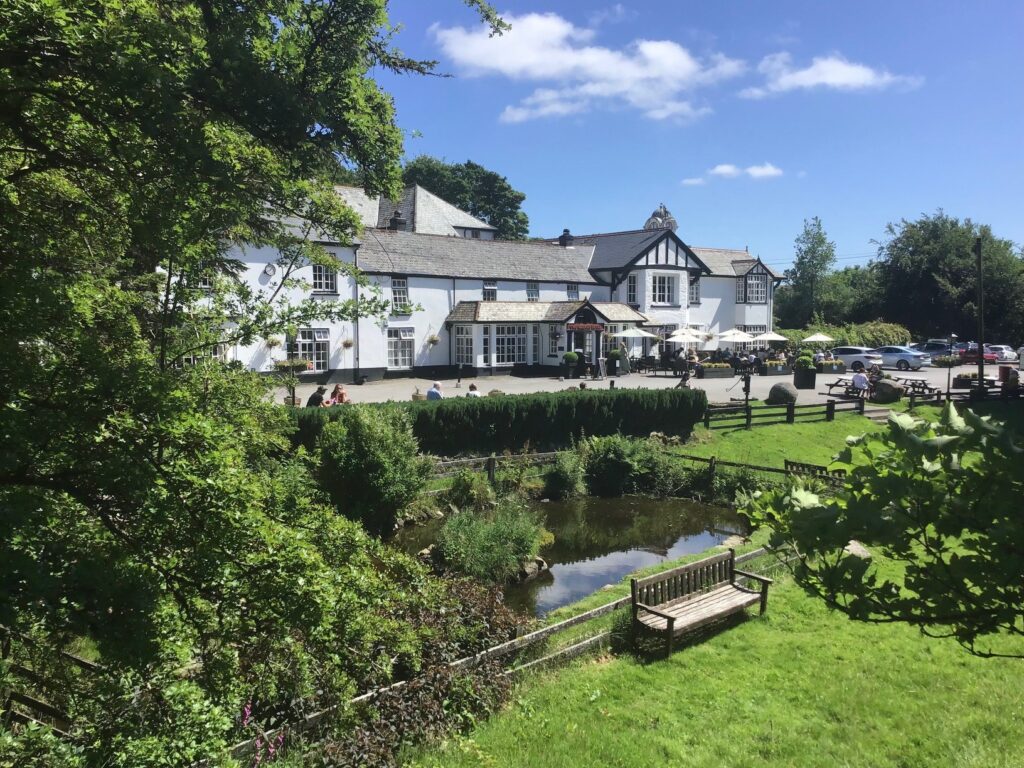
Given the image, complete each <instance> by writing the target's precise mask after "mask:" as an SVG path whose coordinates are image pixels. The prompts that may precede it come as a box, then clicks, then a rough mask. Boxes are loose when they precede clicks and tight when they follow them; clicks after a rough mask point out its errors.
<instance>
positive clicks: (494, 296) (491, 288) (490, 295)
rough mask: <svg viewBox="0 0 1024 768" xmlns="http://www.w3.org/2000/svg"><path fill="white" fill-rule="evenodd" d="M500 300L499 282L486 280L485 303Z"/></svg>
mask: <svg viewBox="0 0 1024 768" xmlns="http://www.w3.org/2000/svg"><path fill="white" fill-rule="evenodd" d="M497 300H498V281H497V280H484V301H497Z"/></svg>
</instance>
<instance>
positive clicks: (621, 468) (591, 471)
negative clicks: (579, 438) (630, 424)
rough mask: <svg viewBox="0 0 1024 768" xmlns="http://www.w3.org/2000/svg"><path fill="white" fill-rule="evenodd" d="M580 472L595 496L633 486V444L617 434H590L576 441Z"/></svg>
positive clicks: (610, 493) (610, 494) (621, 490)
mask: <svg viewBox="0 0 1024 768" xmlns="http://www.w3.org/2000/svg"><path fill="white" fill-rule="evenodd" d="M579 451H580V457H581V460H582V462H583V476H584V478H585V480H586V483H587V489H588V490H589V491H590V493H592V494H593V495H595V496H622V495H623V494H624V493H627V492H628V491H629V490H630V489H632V487H633V475H634V474H635V473H636V470H637V467H636V464H634V463H633V454H634V453H635V449H634V445H633V443H632V442H631V441H629V440H627V439H626V438H624V437H622V436H621V435H609V436H608V437H592V438H589V439H588V440H585V441H583V443H581V444H580V448H579Z"/></svg>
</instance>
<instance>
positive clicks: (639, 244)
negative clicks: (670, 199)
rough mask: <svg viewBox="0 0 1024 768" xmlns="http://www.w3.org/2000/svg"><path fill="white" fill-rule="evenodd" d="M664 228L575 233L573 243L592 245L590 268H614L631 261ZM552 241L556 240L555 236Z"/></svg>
mask: <svg viewBox="0 0 1024 768" xmlns="http://www.w3.org/2000/svg"><path fill="white" fill-rule="evenodd" d="M665 231H666V230H664V229H635V230H631V231H629V232H609V233H607V234H594V235H577V236H574V244H575V245H577V246H579V245H592V246H594V258H593V259H592V260H591V262H590V268H591V269H615V268H616V267H622V266H625V265H626V264H628V263H629V262H630V261H632V260H633V259H634V258H636V256H637V255H638V254H641V253H643V252H644V251H645V250H647V249H648V248H650V247H651V246H652V245H653V244H654V242H655V241H656V240H657V239H658V238H660V237H661V236H662V235H664V234H665ZM553 242H558V240H557V238H556V239H555V240H554V241H553Z"/></svg>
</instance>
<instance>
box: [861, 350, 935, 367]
mask: <svg viewBox="0 0 1024 768" xmlns="http://www.w3.org/2000/svg"><path fill="white" fill-rule="evenodd" d="M874 351H875V352H876V353H878V354H879V355H881V356H882V360H883V361H884V362H883V363H882V366H883V367H885V368H896V369H898V370H900V371H909V370H915V371H917V370H920V369H921V367H922V366H925V365H931V364H932V357H931V355H929V354H927V353H925V352H918V351H917V350H914V349H911V348H910V347H896V346H889V347H879V348H878V349H876V350H874Z"/></svg>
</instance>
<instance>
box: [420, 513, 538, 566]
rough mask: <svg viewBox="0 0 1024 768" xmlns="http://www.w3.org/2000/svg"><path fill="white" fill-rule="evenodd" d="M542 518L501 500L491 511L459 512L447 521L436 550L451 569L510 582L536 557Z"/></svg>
mask: <svg viewBox="0 0 1024 768" xmlns="http://www.w3.org/2000/svg"><path fill="white" fill-rule="evenodd" d="M544 533H545V531H544V526H543V524H542V521H541V518H540V515H538V514H537V513H536V512H533V511H531V510H530V509H528V508H527V507H525V506H524V505H522V504H520V503H519V502H516V501H513V500H511V499H504V500H502V501H501V502H500V503H499V505H498V507H497V508H496V509H494V510H493V511H490V512H472V511H468V510H467V511H459V512H456V513H455V514H453V515H452V516H451V517H449V518H448V520H447V521H446V522H445V524H444V527H443V528H442V529H441V533H440V534H439V536H438V540H437V548H438V551H439V552H440V554H441V557H442V558H443V559H444V562H445V563H446V564H447V565H448V567H450V568H451V569H452V570H455V571H458V572H459V573H464V574H466V575H468V576H473V577H474V578H477V579H480V580H481V581H493V582H503V581H508V580H510V579H511V578H513V577H514V576H515V575H516V574H518V573H519V569H520V566H521V564H522V563H523V561H524V560H529V559H531V558H534V557H536V556H537V552H538V551H539V550H540V545H541V541H542V539H543V537H544Z"/></svg>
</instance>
